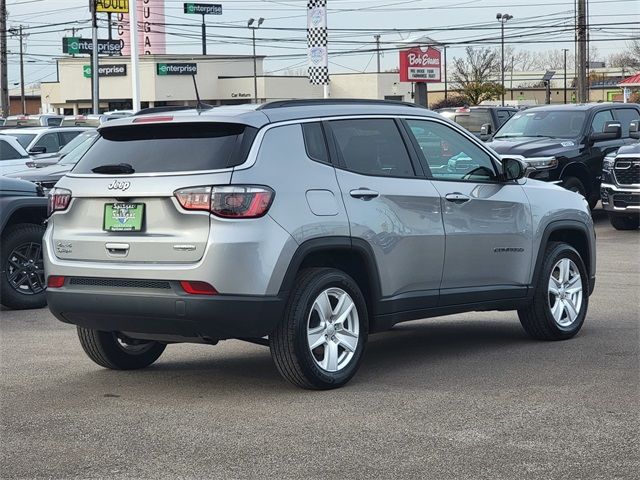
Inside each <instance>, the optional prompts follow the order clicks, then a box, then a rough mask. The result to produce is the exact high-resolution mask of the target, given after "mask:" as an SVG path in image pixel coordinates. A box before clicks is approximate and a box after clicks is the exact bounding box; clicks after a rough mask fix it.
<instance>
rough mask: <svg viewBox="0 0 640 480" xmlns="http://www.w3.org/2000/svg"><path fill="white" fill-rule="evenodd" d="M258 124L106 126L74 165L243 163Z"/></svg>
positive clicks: (170, 167) (165, 168) (186, 167)
mask: <svg viewBox="0 0 640 480" xmlns="http://www.w3.org/2000/svg"><path fill="white" fill-rule="evenodd" d="M255 133H256V129H255V128H252V127H248V126H245V125H240V124H235V123H200V122H198V123H166V124H148V125H135V124H134V125H125V126H121V127H112V128H105V129H103V130H102V131H101V132H100V134H101V135H100V137H99V138H98V139H97V140H96V142H95V143H94V144H93V145H92V146H91V148H89V150H88V151H87V153H86V154H85V155H84V156H83V157H82V159H81V160H80V161H79V162H78V164H77V165H76V167H75V168H74V169H73V173H93V171H92V170H93V169H94V168H96V167H100V166H104V165H114V164H119V163H126V164H129V165H131V166H132V167H133V170H134V171H135V173H149V172H187V171H197V170H217V169H221V168H228V167H233V166H236V165H240V164H241V163H243V162H244V160H245V159H246V157H247V154H248V152H249V148H250V147H251V143H252V142H253V139H254V138H255Z"/></svg>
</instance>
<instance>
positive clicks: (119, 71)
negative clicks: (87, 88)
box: [82, 65, 127, 78]
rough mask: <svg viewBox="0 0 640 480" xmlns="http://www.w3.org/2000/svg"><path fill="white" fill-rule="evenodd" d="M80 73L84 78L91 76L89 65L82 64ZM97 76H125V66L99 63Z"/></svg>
mask: <svg viewBox="0 0 640 480" xmlns="http://www.w3.org/2000/svg"><path fill="white" fill-rule="evenodd" d="M82 75H83V76H84V78H91V65H84V66H83V67H82ZM98 76H99V77H126V76H127V66H126V65H100V66H99V67H98Z"/></svg>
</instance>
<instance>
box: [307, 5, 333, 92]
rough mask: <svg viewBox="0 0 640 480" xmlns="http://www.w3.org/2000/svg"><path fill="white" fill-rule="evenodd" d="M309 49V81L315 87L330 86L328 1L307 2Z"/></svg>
mask: <svg viewBox="0 0 640 480" xmlns="http://www.w3.org/2000/svg"><path fill="white" fill-rule="evenodd" d="M307 47H308V50H307V57H308V64H309V81H310V82H311V83H312V84H314V85H328V84H329V57H328V52H327V0H308V2H307Z"/></svg>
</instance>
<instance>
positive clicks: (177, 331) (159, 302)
mask: <svg viewBox="0 0 640 480" xmlns="http://www.w3.org/2000/svg"><path fill="white" fill-rule="evenodd" d="M47 302H48V304H49V309H50V310H51V312H52V313H53V314H54V315H55V316H56V317H57V318H58V319H59V320H61V321H63V322H65V323H71V324H74V325H79V326H81V327H85V328H91V329H95V330H103V331H117V332H131V333H136V334H137V335H136V336H137V337H139V338H144V337H145V335H148V337H149V338H155V337H158V336H175V337H180V338H184V340H185V341H189V339H193V340H194V341H198V340H199V339H206V340H222V339H226V338H260V337H264V336H265V335H269V334H270V333H271V332H272V331H273V329H274V327H275V325H276V324H277V322H278V321H279V320H280V318H281V317H282V314H283V311H284V303H285V302H284V300H283V299H281V298H278V297H267V296H232V295H214V296H205V295H202V296H200V295H187V294H180V293H177V292H175V291H173V292H171V293H170V292H166V293H157V292H153V293H152V292H137V291H136V292H119V291H117V292H116V291H103V290H98V289H93V288H92V289H84V288H83V289H75V288H69V287H62V288H59V289H48V290H47Z"/></svg>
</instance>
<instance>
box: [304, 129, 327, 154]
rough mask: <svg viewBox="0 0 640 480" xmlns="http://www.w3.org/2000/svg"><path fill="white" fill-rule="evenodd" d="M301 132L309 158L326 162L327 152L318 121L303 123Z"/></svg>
mask: <svg viewBox="0 0 640 480" xmlns="http://www.w3.org/2000/svg"><path fill="white" fill-rule="evenodd" d="M302 134H303V136H304V145H305V147H306V149H307V155H309V158H312V159H313V160H318V161H320V162H328V161H329V154H328V153H327V144H326V142H325V141H324V133H323V131H322V125H321V124H320V123H318V122H314V123H303V124H302Z"/></svg>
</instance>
